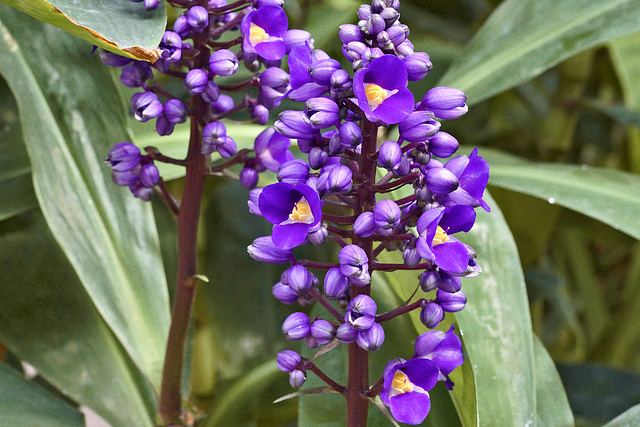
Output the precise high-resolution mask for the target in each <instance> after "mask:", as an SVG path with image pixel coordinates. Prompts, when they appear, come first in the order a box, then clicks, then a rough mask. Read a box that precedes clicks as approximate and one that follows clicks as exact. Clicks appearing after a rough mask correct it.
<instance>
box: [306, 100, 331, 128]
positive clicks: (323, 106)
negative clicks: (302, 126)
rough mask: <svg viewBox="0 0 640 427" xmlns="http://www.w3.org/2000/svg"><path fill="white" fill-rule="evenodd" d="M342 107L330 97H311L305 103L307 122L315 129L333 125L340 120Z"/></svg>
mask: <svg viewBox="0 0 640 427" xmlns="http://www.w3.org/2000/svg"><path fill="white" fill-rule="evenodd" d="M339 110H340V107H338V104H336V103H335V102H334V101H332V100H331V99H329V98H311V99H309V100H307V102H305V104H304V114H305V115H304V116H303V117H304V118H305V122H306V123H307V124H308V125H310V126H311V127H313V128H314V129H324V128H328V127H330V126H333V125H334V124H335V123H336V122H337V121H338V120H339V117H338V113H339Z"/></svg>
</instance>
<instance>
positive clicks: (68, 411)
mask: <svg viewBox="0 0 640 427" xmlns="http://www.w3.org/2000/svg"><path fill="white" fill-rule="evenodd" d="M0 383H1V384H2V388H0V425H3V426H18V425H23V426H24V425H30V426H50V427H56V426H60V427H73V426H77V427H82V426H84V416H83V415H82V412H80V411H78V410H77V409H76V408H74V407H72V406H70V405H69V404H68V403H66V402H64V401H62V400H60V399H59V398H57V397H55V396H53V395H52V394H51V393H49V392H48V391H46V390H45V389H44V388H42V387H40V386H39V385H37V384H34V383H31V382H29V381H27V380H26V379H25V378H24V376H22V375H20V373H19V372H17V371H15V370H14V369H12V368H10V367H8V366H6V365H4V364H2V363H0Z"/></svg>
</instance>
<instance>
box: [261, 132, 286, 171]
mask: <svg viewBox="0 0 640 427" xmlns="http://www.w3.org/2000/svg"><path fill="white" fill-rule="evenodd" d="M290 145H291V140H290V139H289V138H287V137H285V136H282V135H281V134H279V133H278V132H276V131H275V129H273V128H267V129H265V130H263V131H262V132H261V133H260V135H258V136H257V137H256V140H255V143H254V150H255V152H256V159H258V160H259V161H260V163H261V164H262V166H264V167H265V168H267V169H269V170H270V171H272V172H278V168H280V165H281V164H282V163H285V162H288V161H289V160H293V154H291V151H289V146H290Z"/></svg>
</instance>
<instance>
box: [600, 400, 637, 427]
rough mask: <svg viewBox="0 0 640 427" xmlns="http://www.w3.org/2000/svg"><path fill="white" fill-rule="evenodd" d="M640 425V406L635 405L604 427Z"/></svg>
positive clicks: (632, 426)
mask: <svg viewBox="0 0 640 427" xmlns="http://www.w3.org/2000/svg"><path fill="white" fill-rule="evenodd" d="M638 424H640V405H635V406H633V407H631V408H630V409H628V410H626V411H624V412H623V413H622V414H620V415H618V416H617V417H615V418H614V419H613V420H611V421H609V422H608V423H607V424H605V425H604V427H634V426H637V425H638Z"/></svg>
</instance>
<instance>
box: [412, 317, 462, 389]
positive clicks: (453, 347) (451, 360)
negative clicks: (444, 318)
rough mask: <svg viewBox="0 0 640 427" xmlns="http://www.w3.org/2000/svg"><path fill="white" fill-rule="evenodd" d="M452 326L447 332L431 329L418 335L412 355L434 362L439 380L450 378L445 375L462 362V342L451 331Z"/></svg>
mask: <svg viewBox="0 0 640 427" xmlns="http://www.w3.org/2000/svg"><path fill="white" fill-rule="evenodd" d="M453 327H454V325H451V327H450V328H449V330H448V331H447V332H442V331H439V330H432V331H428V332H425V333H424V334H422V335H420V336H419V337H418V339H417V340H416V354H415V355H414V357H421V358H423V359H428V360H431V361H432V362H433V363H435V364H436V366H437V367H438V369H439V370H440V376H439V380H444V381H448V382H450V380H448V378H447V375H449V374H450V373H451V372H452V371H453V370H454V369H455V368H457V367H458V366H460V365H462V363H463V362H464V358H463V356H462V342H461V341H460V338H458V336H457V335H456V334H455V332H453ZM451 385H453V384H451ZM447 388H449V387H447ZM450 390H451V389H450Z"/></svg>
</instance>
